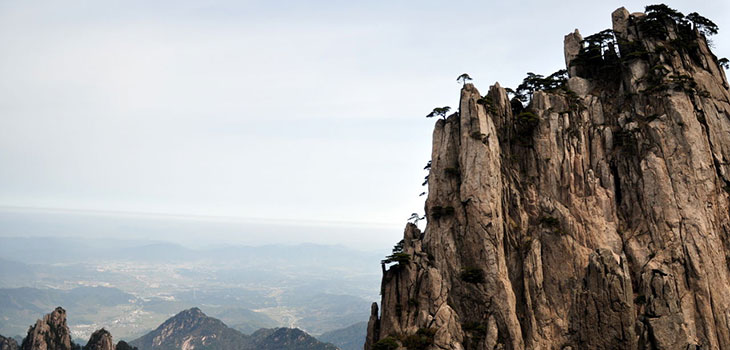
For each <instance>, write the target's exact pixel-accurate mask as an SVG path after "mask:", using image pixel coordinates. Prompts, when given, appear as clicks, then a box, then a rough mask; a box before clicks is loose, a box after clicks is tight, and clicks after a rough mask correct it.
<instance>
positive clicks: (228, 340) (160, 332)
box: [129, 308, 249, 350]
mask: <svg viewBox="0 0 730 350" xmlns="http://www.w3.org/2000/svg"><path fill="white" fill-rule="evenodd" d="M248 343H249V341H248V338H247V337H246V336H245V335H243V334H242V333H240V332H238V331H236V330H234V329H232V328H229V327H228V326H226V325H225V323H223V322H221V321H220V320H218V319H215V318H212V317H208V316H206V315H205V314H204V313H203V312H202V311H200V309H198V308H192V309H188V310H185V311H182V312H180V313H178V314H177V315H175V316H173V317H171V318H170V319H168V320H167V321H165V322H164V323H163V324H161V325H160V326H159V327H157V329H155V330H154V331H152V332H150V333H147V334H146V335H144V336H142V337H141V338H139V339H136V340H133V341H131V342H129V345H131V346H135V347H137V348H139V349H140V350H152V349H154V350H165V349H169V350H173V349H183V350H191V349H240V348H242V347H241V346H242V345H244V344H248Z"/></svg>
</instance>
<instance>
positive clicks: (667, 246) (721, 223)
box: [365, 6, 730, 350]
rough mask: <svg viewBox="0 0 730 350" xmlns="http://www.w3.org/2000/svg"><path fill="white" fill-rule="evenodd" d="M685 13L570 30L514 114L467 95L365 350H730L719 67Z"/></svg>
mask: <svg viewBox="0 0 730 350" xmlns="http://www.w3.org/2000/svg"><path fill="white" fill-rule="evenodd" d="M694 15H696V14H691V15H688V16H684V15H682V14H680V13H677V12H676V11H672V10H671V9H669V8H667V7H662V6H653V7H648V8H647V10H646V12H645V13H629V12H628V11H627V10H626V9H624V8H621V9H618V10H616V11H615V12H614V13H613V14H612V22H613V29H612V30H609V31H604V32H601V33H599V34H598V35H593V36H589V37H586V38H583V37H582V36H581V34H580V33H579V32H578V31H577V30H576V31H575V32H574V33H571V34H568V35H567V36H566V37H565V60H566V66H567V67H566V68H567V72H565V74H560V73H559V74H557V75H555V76H551V77H549V78H550V79H543V80H540V79H542V78H543V77H538V78H540V79H536V78H535V77H534V76H533V79H531V80H530V81H528V79H526V83H528V84H526V85H527V86H528V88H527V89H524V88H523V89H522V90H523V92H526V95H525V96H520V97H522V98H523V100H524V102H525V104H523V103H521V102H519V101H517V100H514V99H510V98H509V97H508V96H509V94H508V93H509V92H510V91H509V90H507V89H505V88H503V87H501V86H500V85H499V84H495V85H494V86H491V87H490V88H489V91H488V93H487V94H486V95H485V96H482V95H481V94H480V92H479V91H478V90H477V89H476V87H475V86H473V85H472V84H465V85H464V87H463V89H462V90H461V99H460V102H459V109H458V112H457V113H455V114H453V115H451V116H449V117H448V118H444V119H443V120H439V121H437V122H436V125H435V129H434V132H433V145H432V158H431V163H430V174H429V177H428V197H427V199H426V203H425V211H426V216H427V218H428V222H427V225H426V227H425V229H424V231H423V232H421V231H420V230H419V229H418V228H417V226H415V225H413V224H408V225H407V226H406V228H405V233H404V239H403V241H402V242H401V243H400V244H399V245H398V247H397V248H396V251H394V256H392V257H391V258H390V259H388V260H387V262H388V263H391V264H389V266H388V268H387V270H385V268H384V271H385V272H384V276H383V280H382V301H381V307H380V310H378V306H377V305H376V304H374V305H373V309H372V315H371V318H370V322H369V324H368V336H367V340H366V344H365V350H376V349H398V348H401V349H402V348H408V349H454V350H457V349H488V350H493V349H515V350H516V349H535V350H536V349H561V350H570V349H572V350H577V349H657V350H658V349H713V350H714V349H717V350H720V349H730V269H729V263H730V259H729V258H730V212H729V211H728V210H729V208H730V207H729V205H730V195H729V191H730V92H729V91H728V81H727V78H726V76H725V72H724V70H723V67H722V66H723V65H724V64H726V62H727V61H725V60H718V59H717V57H715V56H714V55H713V54H712V52H711V51H710V47H709V46H708V43H707V40H706V35H710V34H714V33H712V31H713V29H716V28H711V27H710V28H709V29H708V23H707V22H703V21H702V20H699V19H698V18H702V19H704V18H703V17H701V16H694ZM710 23H711V22H710ZM566 75H567V76H566ZM561 76H562V78H561ZM536 81H537V83H535V82H536ZM540 81H542V82H540ZM545 81H548V83H545ZM553 82H557V83H556V84H552V83H553ZM530 85H536V86H538V88H534V89H530V88H529V86H530ZM545 86H547V88H546V87H545ZM518 94H519V91H518Z"/></svg>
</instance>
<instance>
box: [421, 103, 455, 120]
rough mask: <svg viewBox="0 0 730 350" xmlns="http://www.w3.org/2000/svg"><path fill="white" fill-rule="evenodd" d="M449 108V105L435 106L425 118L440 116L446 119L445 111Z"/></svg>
mask: <svg viewBox="0 0 730 350" xmlns="http://www.w3.org/2000/svg"><path fill="white" fill-rule="evenodd" d="M450 110H451V107H449V106H444V107H436V108H434V109H433V111H431V113H429V114H427V115H426V118H433V117H441V118H443V119H444V120H446V113H449V111H450Z"/></svg>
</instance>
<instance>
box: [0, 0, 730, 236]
mask: <svg viewBox="0 0 730 350" xmlns="http://www.w3.org/2000/svg"><path fill="white" fill-rule="evenodd" d="M667 3H668V4H669V5H670V6H672V7H675V8H677V9H678V10H680V11H683V12H685V13H688V12H693V11H697V12H699V13H700V14H703V15H705V16H707V17H709V18H710V19H712V20H714V21H715V22H716V23H717V24H718V25H719V27H720V34H719V35H717V36H715V37H714V39H713V40H714V43H715V50H714V51H715V53H716V54H717V56H718V57H728V56H730V2H728V1H668V2H667ZM647 4H649V3H645V2H638V1H605V0H602V1H559V2H558V1H544V0H541V1H484V0H481V1H423V0H421V1H394V0H389V1H319V0H317V1H272V0H267V1H202V0H201V1H186V0H171V1H146V0H145V1H98V0H92V1H73V0H70V1H7V0H6V1H2V0H0V47H2V54H0V76H2V79H0V205H2V206H22V207H46V208H63V209H93V210H108V211H126V212H142V213H171V214H182V215H186V214H195V215H212V216H231V217H240V218H257V219H287V220H294V221H297V220H310V221H315V222H316V221H324V222H330V221H343V222H356V223H363V225H369V224H371V225H378V226H379V227H384V226H385V227H393V228H394V229H393V231H392V232H393V234H392V237H393V238H395V237H398V236H400V235H401V232H400V229H401V228H402V226H403V224H404V222H405V219H406V218H407V217H408V216H409V215H410V213H412V212H414V211H419V212H422V211H423V197H418V194H419V193H420V192H421V191H422V187H421V182H422V180H423V176H424V175H425V172H424V171H423V170H422V169H423V166H424V165H425V163H426V162H427V161H428V159H429V157H430V136H431V130H432V126H433V122H434V121H433V120H428V119H425V118H424V115H425V114H426V113H428V112H429V111H430V110H431V109H432V108H433V107H434V106H441V105H452V106H455V105H456V104H457V99H458V94H459V85H458V84H457V83H456V82H455V78H456V76H457V75H459V74H461V73H463V72H468V73H469V74H470V75H471V76H472V77H473V78H474V79H475V83H476V85H477V87H478V88H480V89H481V90H482V91H486V90H487V88H488V86H489V85H491V84H493V83H494V82H495V81H499V82H500V83H501V84H502V85H503V86H505V85H506V86H515V85H516V84H517V83H518V82H519V81H520V80H521V79H522V78H523V77H524V75H525V73H526V72H528V71H533V72H536V73H543V74H545V73H547V74H549V73H551V72H553V71H555V70H558V69H560V68H563V65H564V62H563V51H562V50H563V48H562V41H563V36H564V35H565V34H566V33H568V32H570V31H572V30H573V29H574V28H579V29H580V30H581V32H582V33H583V34H591V33H594V32H597V31H600V30H602V29H605V28H609V27H610V26H611V21H610V15H611V12H612V11H613V10H614V9H616V8H618V7H620V6H626V7H627V8H628V9H629V11H632V12H633V11H640V10H642V9H643V6H644V5H647ZM342 240H343V241H347V237H342Z"/></svg>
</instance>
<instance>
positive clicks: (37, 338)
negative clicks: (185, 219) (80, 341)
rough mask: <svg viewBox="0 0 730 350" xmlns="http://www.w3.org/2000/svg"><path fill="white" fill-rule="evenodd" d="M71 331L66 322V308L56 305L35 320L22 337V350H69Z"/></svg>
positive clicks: (71, 345)
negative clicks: (51, 310)
mask: <svg viewBox="0 0 730 350" xmlns="http://www.w3.org/2000/svg"><path fill="white" fill-rule="evenodd" d="M72 347H73V343H72V342H71V332H70V331H69V329H68V325H67V324H66V310H64V309H63V308H61V307H57V308H56V309H55V310H53V312H51V313H50V314H47V315H45V316H43V319H40V320H38V321H36V323H35V325H33V326H31V327H30V329H28V335H27V336H26V337H25V339H23V344H22V345H21V349H22V350H71V349H72Z"/></svg>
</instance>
